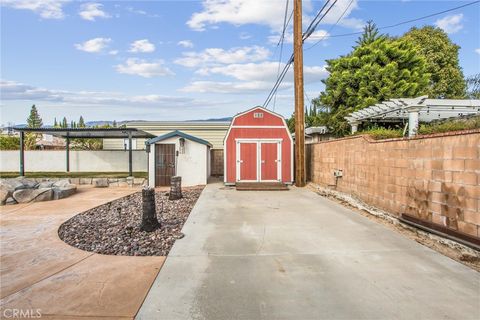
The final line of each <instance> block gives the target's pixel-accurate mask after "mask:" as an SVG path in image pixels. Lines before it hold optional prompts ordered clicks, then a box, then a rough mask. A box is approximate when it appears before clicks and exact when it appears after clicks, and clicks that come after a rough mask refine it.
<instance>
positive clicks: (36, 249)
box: [0, 187, 164, 319]
mask: <svg viewBox="0 0 480 320" xmlns="http://www.w3.org/2000/svg"><path fill="white" fill-rule="evenodd" d="M136 191H138V190H136V189H132V188H105V189H100V188H92V187H82V188H79V191H78V192H77V194H75V195H73V196H71V197H69V198H66V199H62V200H57V201H49V202H38V203H31V204H22V205H12V206H4V207H2V208H1V209H0V210H1V212H0V249H1V252H0V260H1V267H0V279H1V281H0V290H1V298H2V299H1V300H0V307H1V309H2V310H5V309H9V308H10V309H22V310H32V309H34V310H36V309H39V310H41V313H42V317H47V316H48V317H51V318H61V319H64V318H66V317H73V318H75V317H82V318H83V317H85V316H87V317H89V316H93V317H110V316H111V317H113V318H118V317H127V318H132V317H134V316H135V314H136V312H137V311H138V308H139V307H140V305H141V303H142V301H143V299H144V297H145V295H146V293H147V291H148V289H149V288H150V285H151V284H152V282H153V280H154V278H155V276H156V275H157V273H158V270H159V269H160V268H161V266H162V264H163V262H164V257H118V256H104V255H98V254H93V253H91V252H86V251H82V250H79V249H76V248H73V247H71V246H69V245H68V244H66V243H64V242H63V241H62V240H60V239H59V237H58V227H59V226H60V225H61V224H62V223H63V222H64V221H66V220H67V219H69V218H70V217H72V216H74V215H76V214H78V213H81V212H84V211H86V210H88V209H90V208H93V207H96V206H99V205H101V204H104V203H106V202H109V201H112V200H114V199H117V198H120V197H123V196H126V195H129V194H131V193H133V192H136ZM73 318H72V319H73Z"/></svg>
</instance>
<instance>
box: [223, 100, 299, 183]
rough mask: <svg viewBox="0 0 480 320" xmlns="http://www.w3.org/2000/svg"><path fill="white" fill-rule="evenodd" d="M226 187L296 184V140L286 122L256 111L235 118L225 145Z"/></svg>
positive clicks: (266, 111)
mask: <svg viewBox="0 0 480 320" xmlns="http://www.w3.org/2000/svg"><path fill="white" fill-rule="evenodd" d="M224 147H225V148H224V153H225V154H224V161H225V166H224V168H225V175H224V178H225V184H228V185H233V184H235V183H236V182H273V181H274V182H283V183H292V180H293V140H292V136H291V135H290V131H289V130H288V127H287V123H286V122H285V119H284V118H283V117H282V116H281V115H279V114H277V113H275V112H272V111H270V110H267V109H265V108H262V107H255V108H253V109H250V110H247V111H245V112H242V113H239V114H237V115H236V116H235V117H233V119H232V122H231V124H230V128H229V129H228V131H227V135H226V136H225V141H224Z"/></svg>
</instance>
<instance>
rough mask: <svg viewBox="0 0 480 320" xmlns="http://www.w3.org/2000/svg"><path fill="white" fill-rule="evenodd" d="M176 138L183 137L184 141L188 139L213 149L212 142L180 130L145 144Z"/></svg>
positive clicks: (152, 139)
mask: <svg viewBox="0 0 480 320" xmlns="http://www.w3.org/2000/svg"><path fill="white" fill-rule="evenodd" d="M175 136H178V137H182V138H184V139H188V140H190V141H194V142H197V143H200V144H204V145H206V146H209V147H213V145H212V144H211V143H210V142H208V141H207V140H203V139H200V138H197V137H195V136H192V135H190V134H186V133H185V132H182V131H179V130H175V131H172V132H169V133H166V134H163V135H161V136H158V137H155V138H151V139H149V140H147V141H145V144H147V145H149V144H154V143H156V142H159V141H163V140H165V139H168V138H171V137H175Z"/></svg>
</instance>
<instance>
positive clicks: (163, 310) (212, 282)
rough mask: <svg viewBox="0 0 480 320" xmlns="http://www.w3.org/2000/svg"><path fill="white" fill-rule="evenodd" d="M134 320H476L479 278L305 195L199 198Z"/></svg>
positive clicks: (215, 192)
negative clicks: (418, 319) (180, 237)
mask: <svg viewBox="0 0 480 320" xmlns="http://www.w3.org/2000/svg"><path fill="white" fill-rule="evenodd" d="M183 232H184V233H185V238H183V239H181V240H178V241H177V242H176V243H175V245H174V246H173V248H172V250H171V251H170V254H169V256H168V258H167V260H166V262H165V264H164V266H163V267H162V270H161V272H160V273H159V275H158V277H157V279H156V280H155V283H154V285H153V286H152V289H151V290H150V292H149V294H148V296H147V298H146V300H145V302H144V304H143V305H142V308H141V309H140V311H139V313H138V315H137V318H138V319H227V318H228V319H321V318H323V319H372V318H375V319H379V318H382V319H392V318H393V319H412V318H428V319H439V318H445V319H478V318H479V317H480V275H479V274H478V273H477V272H476V271H474V270H472V269H469V268H468V267H466V266H464V265H462V264H459V263H457V262H455V261H454V260H451V259H450V258H448V257H445V256H443V255H441V254H439V253H437V252H435V251H433V250H431V249H429V248H427V247H424V246H422V245H420V244H418V243H416V242H414V241H412V240H410V239H407V238H405V237H403V236H402V235H400V234H397V233H395V232H392V231H391V230H389V229H387V228H385V227H384V226H382V225H379V224H376V223H375V222H373V221H370V220H369V219H367V218H365V217H363V216H361V215H359V214H357V213H355V212H352V211H351V210H349V209H347V208H345V207H343V206H341V205H339V204H337V203H335V202H332V201H330V200H327V199H325V198H322V197H320V196H318V195H316V194H314V193H313V192H311V191H309V190H306V189H297V188H292V189H291V190H290V191H287V192H248V191H247V192H237V191H235V190H231V189H228V188H223V187H222V185H221V184H210V185H208V186H207V187H206V188H205V190H204V191H203V193H202V195H201V196H200V198H199V200H198V202H197V204H196V206H195V208H194V209H193V211H192V213H191V214H190V216H189V218H188V220H187V223H186V224H185V226H184V228H183Z"/></svg>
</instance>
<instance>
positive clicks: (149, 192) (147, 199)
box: [140, 187, 160, 232]
mask: <svg viewBox="0 0 480 320" xmlns="http://www.w3.org/2000/svg"><path fill="white" fill-rule="evenodd" d="M142 209H143V210H142V224H141V225H140V230H142V231H146V232H152V231H154V230H156V229H158V228H160V223H159V222H158V219H157V210H156V207H155V189H154V188H150V187H146V188H143V190H142Z"/></svg>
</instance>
